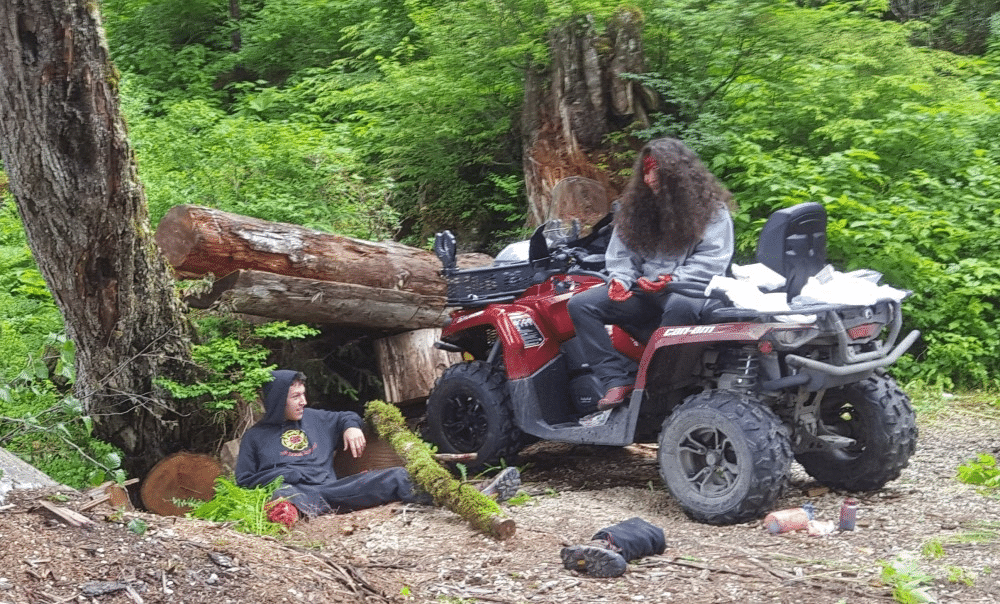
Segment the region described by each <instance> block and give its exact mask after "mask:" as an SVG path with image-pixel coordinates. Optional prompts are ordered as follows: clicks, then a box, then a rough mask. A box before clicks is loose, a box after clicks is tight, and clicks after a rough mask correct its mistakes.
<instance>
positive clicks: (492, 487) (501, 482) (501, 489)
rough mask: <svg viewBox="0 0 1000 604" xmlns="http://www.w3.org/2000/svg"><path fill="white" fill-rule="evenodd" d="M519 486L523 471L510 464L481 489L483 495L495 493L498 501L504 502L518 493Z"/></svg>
mask: <svg viewBox="0 0 1000 604" xmlns="http://www.w3.org/2000/svg"><path fill="white" fill-rule="evenodd" d="M519 488H521V472H520V471H518V469H517V468H515V467H514V466H510V467H507V468H504V469H503V470H501V471H500V473H499V474H497V475H496V476H495V477H494V478H493V480H491V481H490V482H489V484H487V485H486V486H485V487H483V488H482V489H480V490H481V492H482V493H483V495H489V496H492V495H495V496H496V497H495V499H496V500H497V503H503V502H504V501H507V500H508V499H510V498H511V497H513V496H514V495H517V490H518V489H519Z"/></svg>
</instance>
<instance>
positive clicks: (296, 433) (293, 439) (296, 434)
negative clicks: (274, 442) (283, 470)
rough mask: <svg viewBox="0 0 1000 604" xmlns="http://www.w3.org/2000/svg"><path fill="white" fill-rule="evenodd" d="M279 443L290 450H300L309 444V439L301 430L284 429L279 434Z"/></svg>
mask: <svg viewBox="0 0 1000 604" xmlns="http://www.w3.org/2000/svg"><path fill="white" fill-rule="evenodd" d="M281 444H282V445H284V447H285V448H286V449H289V450H291V451H301V450H303V449H305V448H306V447H308V446H309V439H308V438H307V437H306V433H305V432H303V431H302V430H286V431H285V433H284V434H282V435H281Z"/></svg>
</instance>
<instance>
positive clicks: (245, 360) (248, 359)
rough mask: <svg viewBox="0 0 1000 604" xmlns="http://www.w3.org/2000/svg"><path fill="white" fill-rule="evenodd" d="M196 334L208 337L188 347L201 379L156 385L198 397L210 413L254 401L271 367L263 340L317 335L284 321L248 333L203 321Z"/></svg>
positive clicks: (176, 393) (217, 321)
mask: <svg viewBox="0 0 1000 604" xmlns="http://www.w3.org/2000/svg"><path fill="white" fill-rule="evenodd" d="M200 331H201V334H202V336H203V337H204V336H205V335H206V334H212V335H211V337H209V338H207V339H206V341H205V343H204V344H195V345H194V346H192V360H193V361H194V362H195V364H196V365H198V367H199V368H200V369H201V372H200V373H201V375H202V376H203V377H202V378H201V379H199V380H197V381H196V382H195V383H193V384H181V383H179V382H176V381H174V380H171V379H168V378H160V379H159V380H158V381H157V384H158V385H159V386H162V387H163V388H165V389H166V390H167V391H168V392H169V393H170V395H171V396H172V397H174V398H177V399H191V398H202V399H204V400H205V407H206V408H207V409H211V410H213V411H229V410H232V409H235V408H236V406H237V404H239V403H240V402H243V403H251V402H253V401H255V400H257V393H258V392H259V390H260V387H261V386H262V385H264V384H266V383H267V382H269V381H271V379H272V378H271V370H273V369H275V366H274V365H264V363H265V361H266V360H267V357H268V355H269V354H270V351H269V350H268V349H267V348H266V347H265V346H264V345H263V341H264V339H265V338H276V339H284V340H290V339H296V338H305V337H308V336H311V335H316V334H318V333H319V330H317V329H314V328H312V327H309V326H306V325H294V326H289V325H288V323H287V322H286V321H277V322H274V323H265V324H263V325H259V326H257V327H254V328H252V329H251V330H249V332H248V331H246V327H245V326H243V325H242V324H240V323H238V322H235V321H231V320H226V319H207V320H204V321H202V323H201V325H200Z"/></svg>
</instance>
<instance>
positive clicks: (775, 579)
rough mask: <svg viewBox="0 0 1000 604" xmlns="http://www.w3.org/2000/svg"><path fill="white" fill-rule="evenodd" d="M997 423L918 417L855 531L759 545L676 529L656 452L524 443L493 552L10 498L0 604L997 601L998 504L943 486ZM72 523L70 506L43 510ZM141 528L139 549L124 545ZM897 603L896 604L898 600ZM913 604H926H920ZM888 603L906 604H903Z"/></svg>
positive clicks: (429, 526)
mask: <svg viewBox="0 0 1000 604" xmlns="http://www.w3.org/2000/svg"><path fill="white" fill-rule="evenodd" d="M998 427H1000V419H998V418H997V417H993V416H990V415H986V414H984V413H983V412H970V411H964V412H963V411H958V410H953V411H949V412H947V413H944V414H941V415H939V416H937V417H935V419H934V420H933V421H930V420H927V419H925V418H923V417H921V418H920V437H919V439H918V447H917V453H916V454H915V455H914V457H913V458H912V459H911V462H910V466H909V467H908V468H906V469H905V470H904V471H903V475H902V476H901V477H900V478H899V479H898V480H896V481H894V482H892V483H890V484H889V485H887V486H886V487H885V488H883V489H882V490H880V491H878V492H875V493H867V494H860V495H858V496H857V497H858V499H859V501H860V508H859V512H858V523H857V524H858V526H857V530H855V531H853V532H838V533H833V534H830V535H825V536H809V535H807V534H805V533H786V534H781V535H772V534H770V533H768V532H767V531H766V530H764V528H763V527H762V525H761V523H760V522H752V523H747V524H739V525H734V526H722V527H719V526H709V525H703V524H698V523H695V522H692V521H691V520H689V519H688V518H687V517H686V516H685V515H684V514H683V512H682V511H681V510H680V508H679V506H678V505H677V504H676V503H675V502H674V501H673V500H672V499H671V497H670V496H669V494H668V493H667V492H666V490H665V488H664V487H663V484H662V482H661V480H660V478H659V475H658V472H657V467H656V449H655V447H652V446H645V445H633V446H630V447H624V448H607V447H584V446H569V445H563V444H556V443H538V444H536V445H533V446H532V447H531V448H529V449H528V450H526V451H525V453H524V455H523V458H522V460H521V463H522V464H523V465H522V467H523V468H524V471H523V478H524V481H525V484H524V488H523V491H522V496H521V497H520V499H521V500H522V501H521V502H520V503H517V504H515V505H507V506H506V510H507V512H508V513H509V515H510V516H511V517H512V518H513V519H514V520H515V521H516V523H517V532H516V534H515V535H514V537H512V538H511V539H509V540H506V541H496V540H494V539H492V538H490V537H487V536H484V535H482V534H479V533H477V532H475V531H474V530H472V529H471V528H470V527H469V526H468V525H467V524H466V523H465V522H464V521H463V520H462V519H461V518H459V517H457V516H455V515H454V514H452V513H450V512H448V511H447V510H443V509H438V508H428V507H419V506H402V505H392V506H384V507H381V508H377V509H373V510H366V511H363V512H356V513H353V514H344V515H338V516H326V517H321V518H319V519H316V520H313V521H311V522H301V523H299V524H298V525H297V526H296V527H295V529H294V530H293V531H291V532H290V533H288V534H286V535H284V536H282V537H281V538H279V539H273V538H262V537H255V536H249V535H245V534H242V533H238V532H235V531H233V530H232V529H231V528H229V527H227V526H225V525H223V524H216V523H209V522H204V521H198V520H192V519H186V518H177V517H164V516H156V515H152V514H146V513H141V512H126V513H124V514H122V513H116V512H114V510H111V509H110V508H107V507H96V508H93V509H91V510H89V511H86V512H84V514H85V515H86V516H88V517H89V518H91V519H93V520H94V523H93V525H92V526H91V527H90V528H85V527H73V526H68V525H67V524H66V523H65V522H63V521H60V520H58V519H57V518H56V517H55V516H54V515H53V514H52V513H51V512H50V511H48V510H47V509H45V508H44V507H42V506H41V504H40V503H39V502H40V501H42V500H50V499H51V498H50V495H51V492H49V491H19V492H15V494H12V495H11V497H10V498H9V499H10V503H9V505H8V507H7V508H6V509H2V510H0V604H8V603H9V604H14V603H18V604H19V603H22V602H26V603H35V602H39V603H53V604H54V603H56V602H101V603H115V602H133V603H136V602H190V603H201V602H206V603H207V602H212V603H214V604H222V603H226V602H441V603H445V602H447V603H452V604H458V603H463V604H464V603H473V602H483V603H490V602H511V603H517V602H545V603H549V602H551V603H556V602H559V603H560V604H563V603H565V602H594V603H597V602H698V603H699V604H701V603H708V602H750V603H755V602H782V603H784V602H788V603H796V604H802V603H814V602H815V603H820V602H823V603H825V602H830V603H835V602H845V603H851V604H863V603H868V602H892V601H893V599H894V596H893V586H892V585H891V584H888V583H887V582H886V580H885V579H884V578H883V568H884V567H885V566H886V565H889V566H891V567H892V568H895V569H897V572H896V576H897V577H898V581H897V583H898V584H899V585H901V586H902V589H903V590H904V591H906V592H907V593H909V595H911V596H912V597H914V598H916V599H912V600H909V601H913V602H921V601H923V602H934V601H936V602H941V603H945V602H954V603H961V604H974V603H980V602H983V603H985V602H1000V595H997V594H1000V585H997V583H998V574H1000V545H998V543H1000V499H998V498H997V497H996V496H995V495H994V496H990V495H988V494H984V493H981V492H979V491H977V489H976V488H974V487H972V486H969V485H965V484H962V483H960V482H958V481H957V480H955V472H956V468H957V466H958V465H960V464H961V463H963V462H965V461H967V460H969V459H971V458H974V457H975V456H976V455H977V454H979V453H990V454H994V455H996V454H997V453H998V452H1000V431H998ZM846 495H847V494H846V493H838V492H832V491H830V490H828V489H826V488H824V487H822V486H820V485H818V484H817V483H815V482H814V481H812V480H811V479H810V478H809V477H808V476H806V475H805V473H804V472H802V470H801V468H799V467H798V466H795V474H794V476H793V480H792V488H791V489H789V491H788V493H787V494H786V495H785V497H784V498H783V499H782V500H781V501H780V503H779V506H778V507H781V508H784V507H795V506H800V505H802V504H803V503H806V502H811V503H812V504H813V505H814V506H815V508H816V514H817V518H818V519H821V520H835V519H836V517H837V513H838V510H839V508H840V504H841V502H842V501H843V500H844V498H845V496H846ZM53 503H55V504H57V505H60V506H64V507H66V508H69V509H73V508H75V507H79V505H80V504H81V503H82V501H81V500H80V498H78V497H76V496H74V495H71V496H70V497H69V498H68V499H66V500H60V501H55V502H53ZM633 516H639V517H641V518H644V519H645V520H648V521H649V522H651V523H653V524H655V525H658V526H660V527H662V528H663V529H664V531H665V534H666V538H667V550H666V551H665V552H664V553H663V554H662V555H659V556H652V557H647V558H643V559H641V560H639V561H638V562H636V563H633V564H630V565H629V569H628V571H627V572H626V573H625V574H624V575H623V576H621V577H618V578H614V579H596V578H592V577H588V576H585V575H580V574H576V573H573V572H571V571H567V570H565V569H563V567H562V564H561V563H560V559H559V550H560V549H561V548H562V547H563V546H564V545H567V544H572V543H577V542H585V541H587V540H588V539H589V538H590V536H591V535H592V534H593V533H594V532H596V531H597V530H599V529H601V528H603V527H605V526H610V525H612V524H614V523H616V522H619V521H621V520H624V519H626V518H630V517H633ZM136 518H138V519H141V520H143V521H145V522H146V523H147V524H148V526H149V528H148V530H146V531H145V532H144V533H143V534H138V533H136V532H133V531H130V530H128V528H127V526H128V524H129V523H130V522H131V521H132V520H133V519H136ZM899 597H900V598H902V595H900V596H899ZM920 597H923V598H924V599H923V600H921V599H919V598H920ZM899 601H904V600H902V599H900V600H899Z"/></svg>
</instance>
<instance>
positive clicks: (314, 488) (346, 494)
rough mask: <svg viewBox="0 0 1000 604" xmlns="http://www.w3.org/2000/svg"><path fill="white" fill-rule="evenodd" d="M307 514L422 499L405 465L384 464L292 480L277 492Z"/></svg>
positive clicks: (350, 509) (346, 510) (344, 510)
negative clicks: (321, 479)
mask: <svg viewBox="0 0 1000 604" xmlns="http://www.w3.org/2000/svg"><path fill="white" fill-rule="evenodd" d="M274 495H275V497H287V498H288V500H289V501H290V502H291V503H292V504H293V505H294V506H295V507H297V508H298V509H299V511H301V512H302V513H303V514H306V515H307V516H317V515H319V514H326V513H328V512H351V511H354V510H363V509H365V508H371V507H375V506H377V505H383V504H386V503H391V502H393V501H403V502H406V503H411V502H418V501H419V502H422V501H423V499H424V498H423V497H422V496H421V495H420V494H418V493H417V492H415V490H414V488H413V482H412V481H411V480H410V475H409V473H407V471H406V469H405V468H398V467H397V468H384V469H381V470H369V471H367V472H361V473H360V474H352V475H351V476H345V477H344V478H340V479H337V480H335V481H333V482H330V483H327V484H289V485H283V486H282V487H281V488H279V489H278V490H277V491H276V492H275V494H274Z"/></svg>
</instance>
